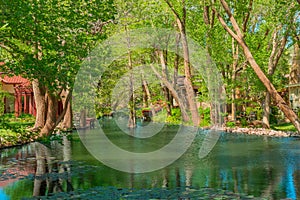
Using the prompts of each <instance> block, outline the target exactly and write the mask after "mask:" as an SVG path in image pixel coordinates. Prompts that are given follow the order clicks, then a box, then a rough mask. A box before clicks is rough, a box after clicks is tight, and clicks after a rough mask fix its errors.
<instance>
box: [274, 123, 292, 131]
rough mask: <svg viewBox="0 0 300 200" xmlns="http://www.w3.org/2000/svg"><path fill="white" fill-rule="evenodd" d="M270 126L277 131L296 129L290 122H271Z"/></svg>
mask: <svg viewBox="0 0 300 200" xmlns="http://www.w3.org/2000/svg"><path fill="white" fill-rule="evenodd" d="M271 128H272V129H274V130H278V131H297V130H296V128H295V127H294V125H293V124H292V123H282V124H277V123H276V124H271Z"/></svg>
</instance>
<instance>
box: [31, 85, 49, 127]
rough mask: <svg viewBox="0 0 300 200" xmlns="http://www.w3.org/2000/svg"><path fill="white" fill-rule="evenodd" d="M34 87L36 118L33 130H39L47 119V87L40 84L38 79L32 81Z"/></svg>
mask: <svg viewBox="0 0 300 200" xmlns="http://www.w3.org/2000/svg"><path fill="white" fill-rule="evenodd" d="M32 88H33V93H34V101H35V105H36V118H35V124H34V126H33V130H38V129H41V128H43V127H44V125H45V120H46V117H45V116H46V113H47V112H46V99H45V88H44V87H42V86H41V85H40V84H39V81H38V80H37V79H35V80H33V81H32Z"/></svg>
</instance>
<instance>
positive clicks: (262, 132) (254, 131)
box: [224, 127, 300, 137]
mask: <svg viewBox="0 0 300 200" xmlns="http://www.w3.org/2000/svg"><path fill="white" fill-rule="evenodd" d="M224 132H226V133H237V134H247V135H257V136H268V137H300V135H299V134H297V132H293V131H278V130H273V129H266V128H241V127H234V128H230V127H224Z"/></svg>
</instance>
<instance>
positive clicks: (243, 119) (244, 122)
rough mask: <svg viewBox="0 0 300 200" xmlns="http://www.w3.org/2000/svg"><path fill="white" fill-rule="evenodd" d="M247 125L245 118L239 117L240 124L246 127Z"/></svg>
mask: <svg viewBox="0 0 300 200" xmlns="http://www.w3.org/2000/svg"><path fill="white" fill-rule="evenodd" d="M247 125H248V122H247V119H246V118H245V117H242V118H241V126H242V127H246V126H247Z"/></svg>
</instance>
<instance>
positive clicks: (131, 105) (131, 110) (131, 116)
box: [127, 41, 136, 128]
mask: <svg viewBox="0 0 300 200" xmlns="http://www.w3.org/2000/svg"><path fill="white" fill-rule="evenodd" d="M129 42H130V41H129ZM128 68H129V70H130V72H129V73H130V76H129V95H130V98H129V105H128V107H129V118H128V125H127V126H128V128H135V127H136V120H135V116H136V115H135V114H136V113H135V100H134V88H133V81H134V80H133V74H132V69H133V66H132V59H131V52H130V50H129V51H128Z"/></svg>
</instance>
